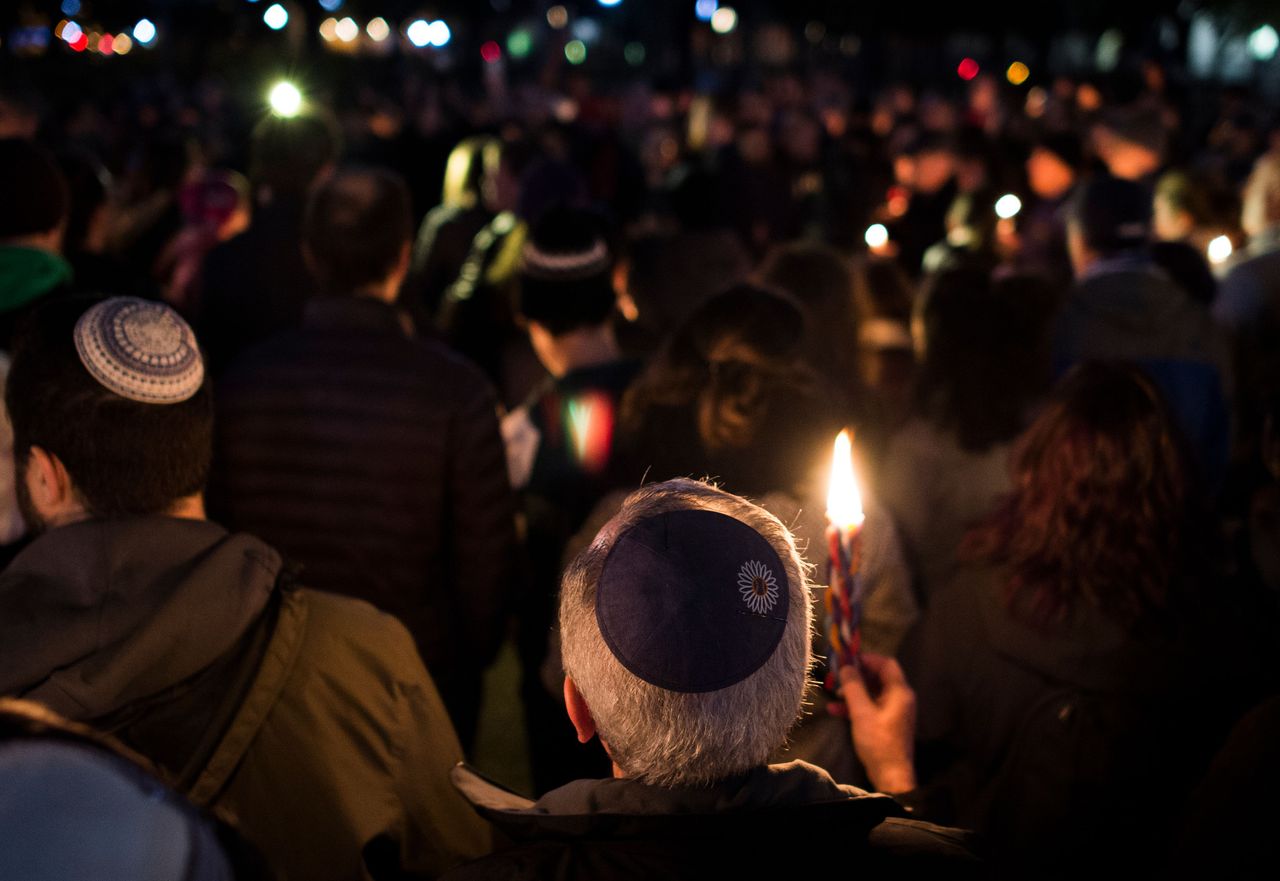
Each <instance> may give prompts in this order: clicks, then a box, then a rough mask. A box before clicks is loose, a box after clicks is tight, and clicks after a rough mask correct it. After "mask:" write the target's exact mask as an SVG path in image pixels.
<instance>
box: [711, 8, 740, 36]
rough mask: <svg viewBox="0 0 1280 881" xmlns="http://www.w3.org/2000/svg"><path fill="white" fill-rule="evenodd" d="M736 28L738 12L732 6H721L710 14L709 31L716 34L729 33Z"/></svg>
mask: <svg viewBox="0 0 1280 881" xmlns="http://www.w3.org/2000/svg"><path fill="white" fill-rule="evenodd" d="M737 26H738V11H737V10H736V9H734V8H733V7H732V6H721V7H720V8H719V9H717V10H716V11H715V12H713V13H711V30H713V31H715V32H716V33H717V34H727V33H730V32H731V31H732V30H733V29H734V28H736V27H737Z"/></svg>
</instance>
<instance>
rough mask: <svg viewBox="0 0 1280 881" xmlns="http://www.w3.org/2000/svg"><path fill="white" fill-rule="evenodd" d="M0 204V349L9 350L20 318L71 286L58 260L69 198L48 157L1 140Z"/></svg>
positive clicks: (21, 144) (11, 140) (66, 267)
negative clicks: (2, 208)
mask: <svg viewBox="0 0 1280 881" xmlns="http://www.w3.org/2000/svg"><path fill="white" fill-rule="evenodd" d="M0 200H3V203H4V210H3V211H0V349H8V348H9V346H10V345H11V344H12V341H13V335H14V333H15V329H16V328H17V327H18V326H19V325H20V324H21V323H22V320H23V317H24V316H25V315H26V314H27V313H28V312H29V311H30V310H31V309H32V308H34V307H35V305H36V304H38V303H39V302H40V301H41V300H42V299H44V298H46V297H48V296H49V295H50V294H53V293H55V292H57V291H65V290H68V289H69V288H70V286H71V282H72V269H71V264H69V263H68V262H67V261H66V260H65V259H63V257H62V249H63V242H64V238H65V235H66V230H67V220H68V217H69V215H70V211H71V199H70V192H69V189H68V187H67V180H66V177H65V176H64V175H63V174H62V171H61V170H60V169H59V168H58V165H57V163H56V162H55V161H54V158H53V156H52V155H50V154H49V153H48V152H47V151H46V150H45V149H44V148H42V147H40V146H39V145H37V144H35V143H33V142H31V141H25V140H20V139H15V138H7V139H3V140H0Z"/></svg>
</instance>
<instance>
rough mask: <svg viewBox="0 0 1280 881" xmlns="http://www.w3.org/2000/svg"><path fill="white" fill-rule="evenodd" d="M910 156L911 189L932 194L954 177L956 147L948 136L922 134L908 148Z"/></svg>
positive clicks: (929, 133) (931, 133)
mask: <svg viewBox="0 0 1280 881" xmlns="http://www.w3.org/2000/svg"><path fill="white" fill-rule="evenodd" d="M908 155H910V156H911V158H912V160H913V161H912V173H911V184H910V185H911V189H912V190H913V191H914V192H916V193H921V194H925V195H932V194H934V193H937V192H940V191H941V190H942V189H943V188H944V187H946V186H947V184H949V183H951V182H952V180H954V179H955V174H956V148H955V145H954V143H953V142H952V141H951V139H950V138H947V137H945V136H943V135H940V134H936V133H934V132H926V133H925V134H922V135H921V136H920V137H919V138H918V139H917V140H916V142H915V143H914V144H912V145H911V147H910V148H908Z"/></svg>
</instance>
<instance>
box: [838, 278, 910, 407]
mask: <svg viewBox="0 0 1280 881" xmlns="http://www.w3.org/2000/svg"><path fill="white" fill-rule="evenodd" d="M914 301H915V294H914V292H913V290H912V287H911V280H910V279H909V278H908V277H907V274H906V273H905V272H904V271H903V269H902V267H901V266H900V265H899V264H898V262H897V261H896V260H889V259H884V258H878V257H868V258H865V259H863V260H860V261H858V262H856V263H855V264H854V275H853V302H854V309H855V311H856V312H857V316H858V317H857V322H858V345H857V351H858V375H859V377H860V379H861V382H862V384H863V385H864V386H865V387H866V388H869V389H872V390H875V391H877V392H881V393H885V394H888V395H889V396H890V397H892V398H893V399H894V400H895V401H897V402H898V404H901V403H902V402H904V401H905V400H906V397H907V395H908V394H909V391H910V388H911V378H912V376H913V375H914V373H915V360H914V358H913V357H912V351H911V350H912V345H911V332H910V326H911V313H912V309H913V303H914Z"/></svg>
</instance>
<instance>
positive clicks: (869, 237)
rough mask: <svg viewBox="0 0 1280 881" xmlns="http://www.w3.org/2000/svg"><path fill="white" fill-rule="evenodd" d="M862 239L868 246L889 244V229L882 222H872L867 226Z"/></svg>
mask: <svg viewBox="0 0 1280 881" xmlns="http://www.w3.org/2000/svg"><path fill="white" fill-rule="evenodd" d="M863 239H864V240H865V241H866V243H867V247H869V248H883V247H884V246H885V245H887V244H889V230H888V228H887V227H886V226H885V225H884V224H883V223H873V224H871V226H869V227H867V234H866V235H865V236H863Z"/></svg>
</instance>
